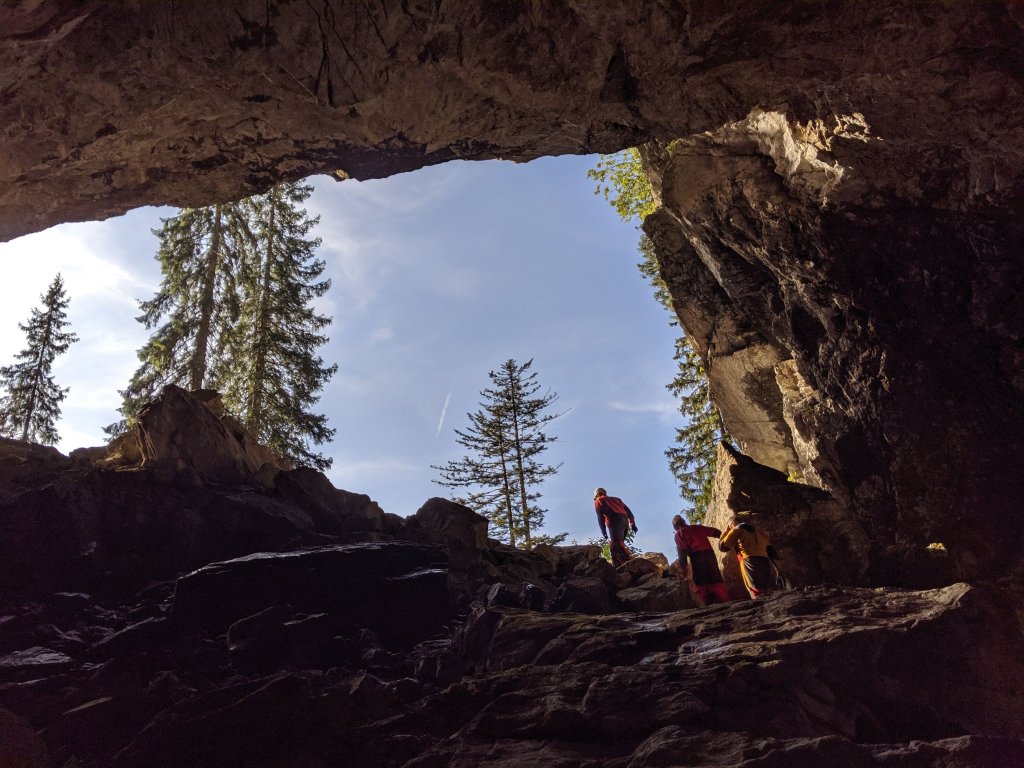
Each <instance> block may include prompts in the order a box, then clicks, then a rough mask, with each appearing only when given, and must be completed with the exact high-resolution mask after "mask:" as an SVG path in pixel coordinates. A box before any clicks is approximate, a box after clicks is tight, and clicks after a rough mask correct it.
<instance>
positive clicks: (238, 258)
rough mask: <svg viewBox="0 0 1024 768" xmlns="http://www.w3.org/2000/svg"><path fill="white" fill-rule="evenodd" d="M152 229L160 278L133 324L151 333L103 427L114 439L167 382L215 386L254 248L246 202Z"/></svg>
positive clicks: (185, 215) (190, 211) (191, 213)
mask: <svg viewBox="0 0 1024 768" xmlns="http://www.w3.org/2000/svg"><path fill="white" fill-rule="evenodd" d="M162 223H163V226H162V227H161V228H160V229H159V230H153V234H154V235H156V237H157V240H158V241H159V247H158V250H157V254H156V258H157V260H158V261H159V262H160V270H161V272H162V273H163V280H162V281H161V283H160V287H159V289H158V290H157V293H156V295H155V296H154V297H153V298H152V299H150V300H149V301H141V302H139V309H141V310H142V314H141V315H139V317H137V318H136V319H137V320H138V321H139V322H140V323H142V324H143V325H145V326H146V329H147V330H153V329H155V330H154V331H153V334H152V335H151V336H150V338H149V341H147V342H146V344H145V345H144V346H143V347H142V349H140V350H139V352H138V357H139V360H140V363H141V364H140V365H139V367H138V368H137V369H136V370H135V373H134V374H133V375H132V378H131V380H130V381H129V383H128V386H127V387H126V388H125V389H123V390H121V392H120V394H121V397H122V404H121V408H120V409H119V410H120V413H121V415H122V416H123V418H122V419H121V420H120V421H118V422H116V423H114V424H111V425H110V426H108V427H106V428H105V431H106V432H107V433H108V434H111V435H117V434H120V433H121V432H123V431H124V430H125V429H126V428H127V427H128V426H130V425H131V424H132V423H133V422H134V421H135V419H136V417H137V416H138V414H139V411H140V410H141V409H142V407H143V406H144V405H145V404H146V403H148V402H150V401H152V400H153V399H154V398H155V397H156V396H157V395H158V394H159V393H160V391H161V390H162V389H163V388H164V387H165V386H166V385H168V384H177V385H178V386H181V387H184V388H186V389H202V388H204V387H206V388H213V387H215V386H216V384H215V382H213V381H212V380H211V377H210V367H211V365H213V364H215V363H217V362H218V361H222V359H223V357H224V355H225V348H226V339H227V338H228V337H229V336H230V334H231V332H232V329H233V327H234V324H235V322H236V321H237V320H238V307H239V290H240V286H239V279H238V276H239V273H240V271H241V269H242V265H243V263H244V261H245V260H246V259H247V258H248V256H249V254H251V253H252V252H253V250H254V248H255V242H254V239H253V235H252V231H251V228H250V227H251V223H252V222H251V206H250V205H248V203H247V201H244V200H243V201H240V202H237V203H227V204H222V205H214V206H209V207H206V208H185V209H183V210H182V211H181V212H180V213H179V214H178V215H177V216H173V217H171V218H168V219H162Z"/></svg>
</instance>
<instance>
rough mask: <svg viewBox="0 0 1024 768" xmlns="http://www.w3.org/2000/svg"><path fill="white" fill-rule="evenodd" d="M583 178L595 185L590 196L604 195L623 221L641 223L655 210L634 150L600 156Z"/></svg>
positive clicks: (656, 205) (645, 177)
mask: <svg viewBox="0 0 1024 768" xmlns="http://www.w3.org/2000/svg"><path fill="white" fill-rule="evenodd" d="M587 176H588V177H589V178H591V179H593V180H594V181H596V182H597V187H596V188H595V189H594V194H595V195H604V199H605V200H607V201H608V202H609V203H610V204H611V206H612V207H613V208H614V209H615V210H616V212H618V214H619V216H621V217H622V220H623V221H630V220H631V219H634V218H636V219H640V220H641V221H643V220H644V219H645V218H647V216H648V214H650V213H651V212H653V211H654V210H655V209H656V208H657V207H658V204H657V202H656V201H655V199H654V190H653V189H651V182H650V181H648V179H647V174H646V173H644V168H643V162H642V161H641V159H640V150H638V149H637V148H636V147H630V148H629V149H624V150H622V151H621V152H617V153H615V154H614V155H601V159H600V160H598V161H597V165H596V166H595V167H593V168H591V169H590V170H589V171H587Z"/></svg>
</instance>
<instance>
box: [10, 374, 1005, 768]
mask: <svg viewBox="0 0 1024 768" xmlns="http://www.w3.org/2000/svg"><path fill="white" fill-rule="evenodd" d="M214 406H215V403H213V402H212V401H210V400H208V399H207V400H206V401H205V402H204V401H203V399H201V398H196V397H195V396H193V395H190V394H188V393H184V392H182V391H180V390H169V391H168V392H167V393H165V395H164V398H163V399H162V400H161V401H160V402H158V403H157V404H155V405H154V406H153V408H152V409H151V412H150V413H149V414H148V416H147V417H144V419H143V426H142V427H141V428H140V429H142V430H144V434H140V435H137V436H138V437H144V438H146V439H140V440H139V441H138V445H145V446H148V448H147V449H146V450H147V451H149V453H145V452H143V453H145V455H141V454H138V453H133V451H132V450H130V449H126V448H125V447H124V445H120V446H114V448H113V449H111V450H107V451H92V452H87V455H86V454H78V455H77V457H76V458H66V457H61V456H60V455H59V454H56V453H55V452H51V451H46V450H44V449H40V448H38V447H30V446H26V445H25V444H22V443H15V442H7V443H4V444H3V445H2V446H0V471H2V491H3V492H2V495H0V550H2V551H0V555H2V564H0V570H2V577H3V579H4V582H3V583H4V584H5V589H4V592H3V596H2V599H0V766H3V768H8V767H10V768H15V766H17V767H18V768H72V767H74V768H105V767H106V766H116V767H117V768H160V767H166V768H199V767H207V766H208V767H209V768H213V767H214V766H217V768H225V767H229V766H238V767H239V768H241V767H242V766H245V767H246V768H250V767H254V766H260V767H266V768H319V767H321V766H323V768H327V767H328V766H331V767H332V768H334V767H337V766H350V765H351V766H364V765H373V766H382V767H387V766H395V767H396V768H397V767H398V766H408V767H409V768H412V767H413V766H417V767H421V768H422V767H426V766H482V765H495V766H497V765H502V766H509V765H516V766H531V765H537V766H540V765H543V766H546V767H550V766H566V768H568V766H574V767H575V766H595V767H596V766H622V767H623V768H626V767H627V766H631V767H639V766H700V765H706V766H719V765H721V766H726V765H744V766H805V765H806V766H821V765H825V764H828V763H832V764H834V765H841V766H862V765H863V766H867V765H885V766H894V767H896V766H898V767H899V768H917V767H918V766H921V767H922V768H923V767H924V766H928V767H929V768H932V767H934V768H939V766H943V767H944V768H948V767H951V766H1008V765H1013V764H1016V763H1015V761H1017V760H1018V759H1019V755H1020V754H1021V749H1022V747H1024V741H1022V737H1024V722H1022V718H1021V715H1020V712H1021V704H1022V702H1024V662H1022V659H1024V634H1022V625H1021V621H1020V615H1021V614H1020V612H1019V608H1020V602H1019V600H1017V599H1016V598H1014V597H1012V596H1011V593H1010V592H1009V591H1007V590H1005V589H1000V588H997V587H994V586H985V585H969V584H964V583H956V584H951V585H948V586H945V587H942V588H937V589H930V590H919V591H913V590H902V589H896V588H876V589H868V588H853V587H841V586H835V585H820V586H808V587H802V588H800V589H797V590H793V591H788V592H783V593H778V594H775V595H773V596H771V597H769V598H767V599H765V600H762V601H757V602H752V601H749V600H743V601H737V602H734V603H730V604H727V605H721V606H713V607H709V608H697V607H695V606H694V603H693V602H692V600H691V598H690V595H689V593H688V591H687V589H686V586H685V583H684V582H682V581H681V580H679V579H678V576H677V572H676V570H675V569H674V567H672V566H668V564H667V563H666V562H664V561H663V560H659V559H658V558H652V559H644V558H637V559H634V560H632V561H630V562H629V563H627V564H626V565H625V566H623V567H621V568H619V569H615V568H613V567H612V566H611V565H610V564H609V563H608V562H606V561H605V560H603V559H602V558H601V557H600V552H599V550H598V549H597V548H596V547H564V548H563V547H540V548H538V549H537V550H535V551H534V552H521V551H518V550H513V549H511V548H509V547H506V546H503V545H501V544H499V543H498V542H495V541H493V540H490V539H488V538H487V536H486V522H485V521H484V520H483V519H482V518H480V517H479V516H477V515H475V514H474V513H473V512H471V511H470V510H467V509H465V508H464V507H460V506H458V505H455V504H452V503H451V502H447V501H444V500H442V499H432V500H430V501H429V502H427V503H426V504H425V505H424V506H423V507H422V508H421V509H420V510H419V511H418V512H417V513H416V514H414V515H411V516H410V517H408V518H401V517H398V516H396V515H387V514H386V513H384V512H382V511H380V510H379V508H377V507H376V505H375V504H373V503H372V502H371V501H369V499H367V498H366V497H360V496H358V495H356V494H348V493H345V492H342V491H337V490H336V489H333V488H331V487H330V485H329V484H328V483H326V480H325V479H323V478H322V475H317V473H308V472H305V471H296V470H288V469H284V468H280V467H278V468H276V469H275V468H272V467H268V466H267V465H266V464H264V465H261V466H260V467H255V468H251V474H249V475H246V474H245V472H241V474H238V475H236V476H234V477H233V478H227V477H224V476H223V475H222V476H221V477H220V479H219V480H213V479H211V478H210V477H207V476H205V475H204V474H203V468H204V467H220V468H221V469H223V467H224V466H226V463H225V462H226V460H225V457H234V458H233V459H232V461H235V459H238V457H239V456H244V455H246V452H245V451H244V450H243V451H242V452H241V453H238V451H239V446H244V443H245V440H244V439H243V438H241V437H239V435H238V434H237V433H235V432H233V431H232V430H231V429H228V428H227V427H225V424H227V425H228V426H230V422H229V421H227V422H226V421H225V417H223V415H217V409H216V407H214ZM169 413H173V414H174V417H173V418H165V416H166V415H167V414H169ZM162 414H163V415H162ZM145 430H148V431H145ZM175 434H177V437H175ZM186 435H189V436H191V437H190V439H191V440H192V442H191V443H190V445H191V446H192V451H193V452H192V453H190V454H189V461H190V465H189V466H188V467H183V466H182V461H183V456H181V455H179V456H175V454H174V452H173V449H172V448H170V447H169V446H174V445H179V444H180V443H181V441H182V440H184V439H185V436H186ZM218 435H219V437H218ZM200 438H201V439H200ZM199 445H203V446H205V450H206V451H207V452H208V455H206V456H199V455H197V454H196V453H195V452H194V451H195V450H198V449H197V448H196V446H199ZM154 446H164V448H155V447H154ZM253 455H255V454H253ZM240 461H241V464H238V466H244V465H245V461H244V460H240ZM228 463H230V462H228ZM236 463H237V462H236ZM246 471H249V470H246ZM144 489H146V490H144ZM172 490H173V491H174V492H173V493H172V492H171V491H172ZM160 500H164V501H160ZM200 500H201V501H202V504H200V503H199V501H200ZM44 501H45V504H44ZM175 507H177V514H178V515H181V516H182V517H183V521H179V522H178V523H177V524H173V525H172V524H170V523H169V520H170V519H171V518H172V517H174V514H175V512H174V510H175ZM45 520H50V521H51V522H50V524H49V525H48V526H43V525H42V523H43V522H44V521H45ZM243 521H244V523H243ZM186 523H187V524H186ZM58 525H59V526H63V527H65V530H64V531H63V533H64V535H63V538H61V540H60V542H59V547H57V548H55V549H50V550H47V549H46V548H45V547H43V544H44V543H46V536H44V535H42V533H40V531H43V532H51V531H54V530H55V528H56V527H57V526H58ZM33 526H34V527H33ZM40 526H42V527H40ZM197 531H198V532H201V536H200V535H199V533H197ZM197 537H198V538H201V539H202V542H203V543H202V546H198V545H197V543H196V539H197ZM55 546H56V545H55ZM240 549H248V551H238V550H240ZM232 550H234V551H232ZM212 552H223V553H229V554H228V555H226V556H224V557H223V559H219V560H217V559H215V558H214V559H215V561H214V562H210V561H209V560H208V559H207V560H205V562H202V563H198V560H203V559H204V558H207V557H208V555H209V553H212ZM69 553H77V555H76V556H75V557H71V556H70V555H69ZM161 572H162V573H163V576H162V577H160V573H161Z"/></svg>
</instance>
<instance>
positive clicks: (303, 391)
mask: <svg viewBox="0 0 1024 768" xmlns="http://www.w3.org/2000/svg"><path fill="white" fill-rule="evenodd" d="M312 191H313V188H312V187H311V186H309V185H306V184H282V185H279V186H277V187H274V188H273V189H271V190H270V191H269V192H267V193H266V194H264V195H258V196H256V197H252V198H249V205H250V206H251V209H252V219H253V227H252V229H253V234H254V239H255V243H256V249H255V250H254V252H253V253H252V254H251V256H250V257H249V258H246V259H245V260H244V261H243V263H242V268H241V271H240V274H239V283H240V286H241V290H240V292H239V295H238V312H237V314H238V319H237V321H236V323H235V324H234V327H233V329H232V331H231V333H230V334H229V335H227V336H226V338H225V344H224V349H225V352H226V354H225V355H223V356H222V357H221V358H219V359H218V360H217V365H216V367H215V369H214V380H215V381H217V382H219V383H220V386H221V389H222V391H223V393H224V405H225V406H226V407H227V408H228V410H229V411H231V412H233V413H236V414H238V415H239V416H240V418H241V421H242V423H243V424H244V425H245V426H246V428H247V429H248V430H249V431H250V432H252V434H253V435H254V436H255V437H256V438H257V439H258V440H259V441H260V442H261V443H264V444H265V445H267V446H269V447H270V448H271V449H273V450H274V451H276V452H277V453H279V454H281V455H282V456H287V457H288V458H290V459H292V460H293V461H294V462H295V463H296V464H297V465H299V466H311V467H315V468H317V469H326V468H327V467H329V466H330V465H331V459H329V458H328V457H325V456H324V455H323V454H320V453H316V452H314V451H313V450H312V448H311V446H310V443H313V444H315V445H321V444H323V443H325V442H328V441H329V440H330V439H331V438H332V437H333V436H334V434H335V430H334V429H331V428H329V427H328V426H327V417H326V416H325V415H323V414H315V413H312V412H311V410H310V409H311V408H312V407H313V406H314V405H315V404H316V403H317V402H319V400H320V394H319V393H320V391H321V390H322V389H323V387H324V386H325V385H326V384H327V382H328V381H329V380H330V378H331V377H332V376H333V375H334V374H335V372H336V371H337V370H338V366H337V365H331V366H327V365H325V364H324V361H323V358H321V357H320V356H319V355H318V354H317V349H318V348H319V347H321V346H322V345H324V344H326V343H327V341H328V338H327V336H325V335H324V334H323V333H322V331H323V330H324V329H325V328H326V327H327V326H328V325H330V323H331V319H330V318H329V317H327V316H326V315H322V314H319V313H318V312H316V311H315V310H314V308H313V303H314V301H315V300H316V299H318V298H320V297H321V296H323V295H324V294H325V293H326V292H327V291H328V289H330V287H331V282H330V280H319V278H320V276H321V275H322V274H323V271H324V267H325V264H324V262H323V261H322V260H320V259H317V258H316V256H315V251H316V249H317V248H319V247H320V242H321V241H320V238H314V239H310V238H308V237H307V235H308V234H309V232H310V230H312V229H313V227H315V226H316V225H317V224H318V223H319V221H320V219H319V217H316V218H312V219H310V218H308V216H307V213H306V210H305V209H304V208H302V207H301V205H302V203H303V202H305V201H306V199H307V198H308V197H309V196H310V194H311V193H312Z"/></svg>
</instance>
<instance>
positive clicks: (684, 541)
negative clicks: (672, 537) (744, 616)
mask: <svg viewBox="0 0 1024 768" xmlns="http://www.w3.org/2000/svg"><path fill="white" fill-rule="evenodd" d="M721 535H722V532H721V531H720V530H718V529H717V528H712V527H711V526H709V525H686V524H685V523H684V524H683V525H681V526H679V527H678V528H677V529H676V552H677V553H678V554H679V567H680V568H682V569H683V570H684V571H685V569H686V561H687V558H689V561H690V591H691V592H692V593H693V597H694V599H695V600H696V601H697V603H698V605H701V606H705V605H712V604H714V603H727V602H729V589H728V587H726V585H725V580H724V579H723V578H722V572H721V570H719V568H718V555H717V554H715V550H713V549H712V548H711V542H710V541H708V537H709V536H713V537H715V538H716V539H717V538H719V537H720V536H721Z"/></svg>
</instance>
